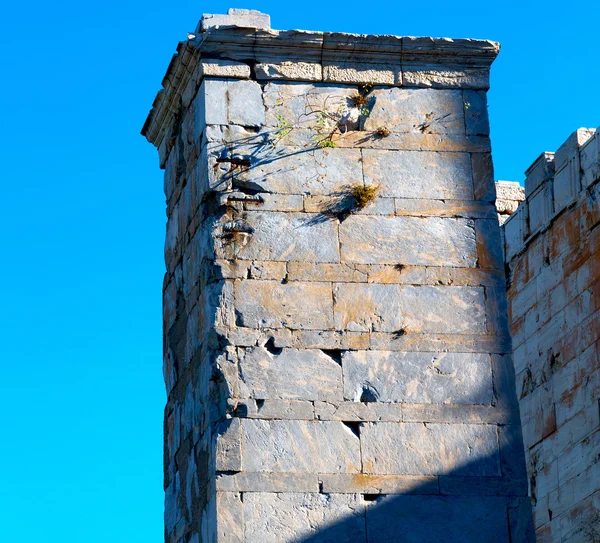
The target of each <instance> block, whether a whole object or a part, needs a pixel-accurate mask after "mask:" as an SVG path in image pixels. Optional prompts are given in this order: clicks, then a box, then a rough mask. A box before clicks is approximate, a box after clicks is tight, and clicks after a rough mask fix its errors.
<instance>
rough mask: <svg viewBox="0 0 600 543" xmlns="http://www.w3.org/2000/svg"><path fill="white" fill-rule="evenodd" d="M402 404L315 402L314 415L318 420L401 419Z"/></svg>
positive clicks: (360, 420) (397, 420)
mask: <svg viewBox="0 0 600 543" xmlns="http://www.w3.org/2000/svg"><path fill="white" fill-rule="evenodd" d="M403 408H404V406H403V405H402V404H399V403H382V402H371V403H365V402H336V403H328V402H319V401H316V402H315V417H316V418H317V419H319V420H343V421H348V422H362V421H386V422H400V421H402V416H403V415H402V411H403Z"/></svg>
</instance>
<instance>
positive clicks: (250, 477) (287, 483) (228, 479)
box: [216, 472, 319, 492]
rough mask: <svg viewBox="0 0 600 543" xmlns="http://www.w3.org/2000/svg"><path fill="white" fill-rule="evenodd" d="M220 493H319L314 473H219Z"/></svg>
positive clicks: (218, 486) (218, 488) (218, 485)
mask: <svg viewBox="0 0 600 543" xmlns="http://www.w3.org/2000/svg"><path fill="white" fill-rule="evenodd" d="M216 485H217V491H221V492H224V491H226V492H319V478H318V476H317V474H316V473H249V472H239V473H220V474H218V475H217V483H216Z"/></svg>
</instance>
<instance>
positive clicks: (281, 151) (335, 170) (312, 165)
mask: <svg viewBox="0 0 600 543" xmlns="http://www.w3.org/2000/svg"><path fill="white" fill-rule="evenodd" d="M235 145H236V144H234V152H235V153H237V151H239V152H240V156H247V157H249V158H248V160H249V162H250V165H249V167H248V168H247V169H243V170H241V171H238V172H236V173H235V175H234V177H233V182H234V184H236V185H237V186H239V187H242V188H247V189H250V190H254V191H259V192H271V193H279V194H320V195H327V196H329V197H331V198H335V197H336V196H337V195H344V194H346V193H347V192H348V190H349V186H350V185H352V184H354V183H356V182H360V181H361V180H362V167H361V163H360V158H361V157H360V149H306V148H283V147H274V148H273V147H270V148H269V147H265V148H262V144H257V145H258V146H259V147H261V149H259V150H258V153H257V154H255V155H254V156H252V155H251V153H252V150H250V149H247V148H246V147H242V148H239V149H238V148H237V147H236V146H235Z"/></svg>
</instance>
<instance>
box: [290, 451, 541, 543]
mask: <svg viewBox="0 0 600 543" xmlns="http://www.w3.org/2000/svg"><path fill="white" fill-rule="evenodd" d="M517 441H519V443H515V444H514V445H518V446H520V440H517ZM488 461H489V458H486V459H481V460H478V461H475V462H472V463H470V464H468V465H467V466H464V467H463V468H460V469H458V470H456V471H455V472H451V473H449V474H448V475H443V476H440V478H439V486H438V483H437V482H436V483H435V484H433V485H431V484H424V485H421V486H416V487H415V488H414V489H413V490H411V491H410V492H409V494H405V495H392V494H388V495H369V494H364V495H361V494H359V495H349V494H335V495H331V494H330V495H328V494H322V495H320V496H322V497H323V498H322V499H323V501H324V502H328V501H334V500H338V499H339V498H338V497H340V496H341V499H340V501H341V502H344V501H345V504H347V505H346V507H348V508H354V510H353V511H352V512H351V513H348V514H346V516H345V517H344V518H343V519H342V520H339V521H338V522H335V523H333V524H329V525H327V526H326V527H324V528H322V529H317V531H316V532H315V533H313V534H311V535H310V536H305V537H303V538H302V539H298V543H361V542H362V543H387V542H389V543H392V542H393V543H440V542H444V543H533V542H534V541H535V533H534V528H533V522H532V517H531V504H530V499H529V497H528V496H527V482H526V479H525V474H524V473H523V477H522V478H521V479H515V480H510V479H506V478H501V477H491V478H487V479H486V478H483V477H477V476H475V477H468V476H462V475H460V473H464V470H465V468H466V469H468V470H469V471H471V472H478V471H480V470H481V467H480V465H481V464H485V463H486V462H488ZM523 469H524V463H523ZM340 505H342V504H340ZM334 506H335V505H334ZM337 508H339V506H338V507H336V509H337Z"/></svg>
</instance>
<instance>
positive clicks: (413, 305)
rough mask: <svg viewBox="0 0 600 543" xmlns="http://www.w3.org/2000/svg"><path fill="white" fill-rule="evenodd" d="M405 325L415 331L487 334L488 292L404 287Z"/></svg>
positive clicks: (461, 288) (407, 329) (451, 288)
mask: <svg viewBox="0 0 600 543" xmlns="http://www.w3.org/2000/svg"><path fill="white" fill-rule="evenodd" d="M402 307H403V308H404V318H403V326H404V329H405V330H406V331H409V332H411V333H449V334H452V333H456V334H460V333H471V334H477V333H485V331H486V328H485V295H484V291H483V289H481V288H470V287H428V286H423V287H413V286H406V287H403V289H402Z"/></svg>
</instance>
